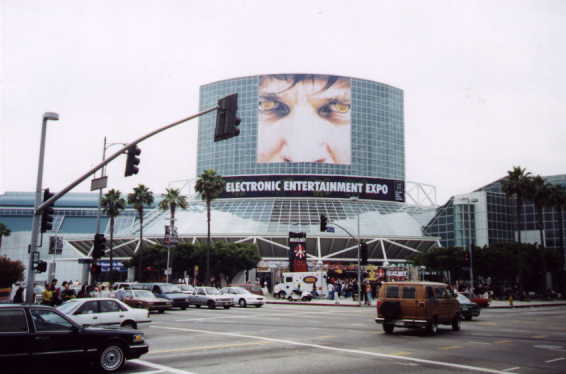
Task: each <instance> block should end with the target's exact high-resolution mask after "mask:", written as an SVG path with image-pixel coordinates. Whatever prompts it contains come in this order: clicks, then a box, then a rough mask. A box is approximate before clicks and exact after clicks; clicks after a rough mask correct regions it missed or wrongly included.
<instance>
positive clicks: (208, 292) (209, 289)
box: [204, 287, 220, 295]
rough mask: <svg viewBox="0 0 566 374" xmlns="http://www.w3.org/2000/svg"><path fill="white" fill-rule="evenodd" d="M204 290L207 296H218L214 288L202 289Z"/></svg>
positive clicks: (218, 292)
mask: <svg viewBox="0 0 566 374" xmlns="http://www.w3.org/2000/svg"><path fill="white" fill-rule="evenodd" d="M204 290H205V292H206V293H207V294H208V295H220V291H218V290H217V289H216V288H214V287H204Z"/></svg>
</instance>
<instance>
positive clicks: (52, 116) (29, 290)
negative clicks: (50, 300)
mask: <svg viewBox="0 0 566 374" xmlns="http://www.w3.org/2000/svg"><path fill="white" fill-rule="evenodd" d="M47 121H59V114H57V113H53V112H46V113H44V114H43V121H42V124H41V140H40V143H39V162H38V166H37V184H36V187H35V204H34V213H33V220H32V223H31V244H30V247H29V249H28V252H29V253H28V254H29V259H28V268H27V271H28V272H27V277H26V302H27V303H28V304H32V303H33V281H34V272H33V271H34V270H33V259H34V253H36V252H37V242H38V236H39V225H40V222H41V215H42V214H43V213H42V212H41V211H38V210H37V208H38V207H39V206H40V204H41V190H42V188H43V185H42V184H43V160H44V156H45V135H46V133H47Z"/></svg>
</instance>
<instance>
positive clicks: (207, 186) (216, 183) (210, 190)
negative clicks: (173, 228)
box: [195, 169, 226, 284]
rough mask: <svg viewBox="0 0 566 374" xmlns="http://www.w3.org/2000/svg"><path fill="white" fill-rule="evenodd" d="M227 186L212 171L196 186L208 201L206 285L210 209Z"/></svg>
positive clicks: (201, 177) (207, 258) (205, 174)
mask: <svg viewBox="0 0 566 374" xmlns="http://www.w3.org/2000/svg"><path fill="white" fill-rule="evenodd" d="M225 186H226V182H225V181H224V179H223V178H222V176H220V175H218V174H216V171H214V170H212V169H208V170H205V171H203V172H202V174H201V175H200V176H199V178H198V179H197V183H196V185H195V191H196V192H198V193H199V194H200V196H201V198H202V199H203V200H205V201H206V220H207V225H208V227H207V236H206V242H207V244H208V246H207V247H208V249H207V250H206V280H205V282H206V284H208V282H209V280H210V279H209V278H210V207H211V205H212V200H214V199H216V198H217V197H218V196H220V194H221V193H222V192H224V187H225Z"/></svg>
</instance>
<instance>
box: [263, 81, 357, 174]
mask: <svg viewBox="0 0 566 374" xmlns="http://www.w3.org/2000/svg"><path fill="white" fill-rule="evenodd" d="M258 96H259V97H258V131H257V155H256V156H257V162H258V163H276V162H290V163H297V162H313V163H326V164H335V165H350V164H351V163H352V119H351V109H352V82H351V79H349V78H344V77H337V76H332V75H317V74H280V75H263V76H261V77H260V82H259V88H258Z"/></svg>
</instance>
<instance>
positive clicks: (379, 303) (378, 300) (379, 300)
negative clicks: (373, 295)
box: [376, 299, 383, 314]
mask: <svg viewBox="0 0 566 374" xmlns="http://www.w3.org/2000/svg"><path fill="white" fill-rule="evenodd" d="M381 304H383V300H381V299H377V303H376V306H377V313H378V314H379V308H381Z"/></svg>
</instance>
